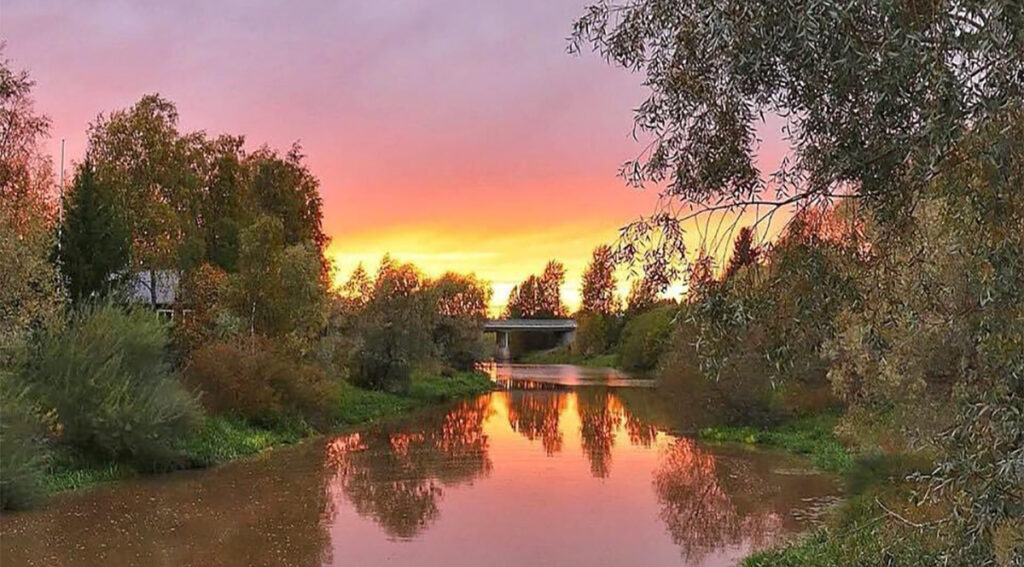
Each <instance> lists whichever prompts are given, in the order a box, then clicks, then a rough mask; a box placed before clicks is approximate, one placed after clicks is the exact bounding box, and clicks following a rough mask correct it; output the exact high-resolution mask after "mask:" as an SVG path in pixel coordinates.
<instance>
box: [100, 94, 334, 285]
mask: <svg viewBox="0 0 1024 567" xmlns="http://www.w3.org/2000/svg"><path fill="white" fill-rule="evenodd" d="M178 119H179V117H178V110H177V108H176V107H175V105H174V103H172V102H171V101H169V100H167V99H165V98H162V97H160V96H159V95H155V94H154V95H146V96H144V97H142V98H141V99H140V100H139V101H138V102H137V103H136V104H135V105H133V106H132V107H131V108H128V109H125V110H117V111H114V112H112V113H110V114H109V115H102V114H101V115H100V116H99V117H97V119H96V121H95V122H94V123H93V124H92V125H91V126H90V128H89V149H88V155H89V159H90V161H91V162H92V164H93V165H94V168H95V177H96V182H97V183H98V184H99V185H100V186H102V187H103V188H104V194H105V197H104V200H103V203H102V204H103V206H104V207H106V208H108V209H110V210H111V211H113V212H115V213H116V214H117V217H118V218H119V219H121V220H122V221H123V222H124V224H125V227H126V228H127V231H128V234H129V235H130V237H131V249H132V264H131V265H132V268H133V269H134V270H136V271H138V270H151V269H153V270H158V269H178V270H189V269H192V268H194V267H195V266H197V265H199V264H201V263H204V262H206V263H210V264H213V265H215V266H218V267H220V268H222V269H224V270H227V271H229V272H234V271H235V270H236V269H237V268H238V265H237V264H238V261H239V257H240V254H241V250H240V246H241V245H242V242H241V238H242V233H243V232H244V231H245V229H246V228H248V227H249V226H250V225H252V224H253V223H254V222H258V221H259V220H260V218H261V217H263V216H269V217H272V218H274V219H276V220H277V221H278V222H279V223H280V231H281V239H282V242H283V244H284V245H286V246H293V245H296V246H297V245H302V246H305V247H308V248H312V249H313V250H314V251H315V254H316V256H317V258H316V260H317V264H318V272H319V273H320V276H321V277H322V278H323V279H325V280H326V277H327V275H328V264H327V261H326V259H325V258H324V256H323V251H324V247H325V246H326V244H327V240H328V239H327V237H326V235H325V234H324V233H323V229H322V216H323V213H322V203H321V199H320V196H319V193H318V188H319V182H318V180H317V179H316V177H315V176H313V175H312V173H310V171H309V169H308V168H307V167H306V165H305V164H304V163H303V155H302V152H301V150H300V148H299V147H298V146H297V145H296V146H293V147H292V148H291V149H290V150H289V151H288V152H287V153H285V154H284V155H283V156H282V155H280V154H279V153H278V152H276V151H274V150H271V149H270V148H267V147H263V148H260V149H259V150H257V151H256V152H253V153H251V154H247V153H246V152H245V150H244V143H245V140H244V138H242V137H240V136H220V137H218V138H216V139H212V140H211V139H208V138H207V137H206V135H205V134H204V133H203V132H193V133H183V132H181V131H180V130H179V128H178ZM107 193H109V195H106V194H107Z"/></svg>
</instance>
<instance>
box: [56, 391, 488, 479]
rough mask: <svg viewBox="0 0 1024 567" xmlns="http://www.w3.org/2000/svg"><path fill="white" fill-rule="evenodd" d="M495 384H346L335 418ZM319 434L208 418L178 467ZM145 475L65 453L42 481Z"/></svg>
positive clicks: (395, 409) (354, 420) (343, 421)
mask: <svg viewBox="0 0 1024 567" xmlns="http://www.w3.org/2000/svg"><path fill="white" fill-rule="evenodd" d="M493 388H494V384H493V383H492V382H491V381H490V379H489V378H488V377H487V376H486V375H485V374H482V373H479V372H464V373H460V374H456V375H454V376H452V377H442V376H416V377H414V379H413V382H412V385H411V387H410V390H409V393H408V394H405V395H398V394H389V393H386V392H376V391H371V390H364V389H362V388H357V387H355V386H352V385H350V384H348V383H344V384H343V385H342V387H341V389H340V390H341V392H340V395H339V400H338V404H337V406H336V408H335V410H336V412H335V421H336V424H337V426H338V427H339V428H340V427H346V426H352V425H357V424H361V423H368V422H371V421H376V420H379V419H384V418H388V417H393V416H397V415H400V414H403V413H406V412H408V411H411V410H413V409H416V408H420V407H424V406H427V405H430V404H435V403H442V402H445V401H449V400H454V399H457V398H462V397H468V396H474V395H479V394H482V393H485V392H489V391H491V390H492V389H493ZM315 434H316V431H314V430H313V429H312V428H311V427H309V426H308V425H306V424H305V423H303V422H301V421H297V422H296V423H293V424H289V425H287V426H281V427H278V428H274V429H268V428H265V427H259V426H256V425H253V424H251V423H249V422H247V421H245V420H244V419H240V418H235V417H226V416H211V417H206V418H204V419H203V422H202V424H201V425H200V426H199V427H198V428H197V429H196V431H195V432H194V433H193V435H191V436H190V437H188V438H187V439H185V440H183V441H182V443H181V445H180V446H179V447H178V449H179V450H180V451H181V453H182V455H183V458H182V460H181V462H180V464H179V466H178V467H177V468H179V469H180V468H203V467H210V466H214V465H218V464H222V463H227V462H230V461H234V460H238V459H242V458H245V457H249V456H252V455H256V454H259V453H262V452H264V451H268V450H270V449H273V448H275V447H280V446H282V445H290V444H293V443H296V442H298V441H300V440H302V439H304V438H307V437H310V436H312V435H315ZM140 474H142V473H140V471H138V470H137V469H135V468H133V467H131V466H129V465H124V464H120V463H92V462H88V461H83V460H81V459H79V458H76V457H75V456H73V455H70V454H67V453H62V454H59V455H58V456H57V458H55V459H54V462H53V463H51V465H50V467H49V470H48V471H47V473H46V474H45V476H44V479H43V485H44V487H45V489H46V490H47V492H50V493H55V492H64V491H68V490H78V489H82V488H86V487H89V486H92V485H95V484H98V483H101V482H109V481H114V480H123V479H126V478H132V477H136V476H139V475H140Z"/></svg>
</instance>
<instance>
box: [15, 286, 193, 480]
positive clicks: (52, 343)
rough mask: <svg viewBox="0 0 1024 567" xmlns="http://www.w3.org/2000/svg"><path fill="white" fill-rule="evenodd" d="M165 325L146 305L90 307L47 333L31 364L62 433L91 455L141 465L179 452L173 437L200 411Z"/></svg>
mask: <svg viewBox="0 0 1024 567" xmlns="http://www.w3.org/2000/svg"><path fill="white" fill-rule="evenodd" d="M167 346H168V336H167V329H166V327H165V326H164V324H163V323H162V322H161V321H160V320H159V318H158V317H157V316H156V315H155V314H154V313H152V312H151V311H148V310H146V309H141V308H137V309H129V310H123V309H120V308H118V307H116V306H113V305H110V304H101V305H96V306H89V307H85V308H84V309H83V310H81V311H79V312H78V313H76V314H75V315H73V316H72V318H71V321H70V323H69V325H68V326H67V328H66V329H65V330H64V331H62V332H59V333H56V334H54V335H52V336H51V337H49V338H47V339H46V340H45V341H44V343H43V345H42V347H41V349H40V356H39V359H38V361H37V363H36V364H34V365H32V366H31V367H30V368H29V370H28V372H30V373H31V377H30V378H31V380H32V382H33V383H35V384H38V387H39V393H40V396H41V399H42V400H43V402H44V403H45V404H46V405H47V406H48V407H52V408H54V409H55V411H56V419H57V423H58V431H59V435H58V439H59V441H60V442H62V443H64V444H67V445H68V446H70V447H71V448H73V449H74V450H76V451H77V452H79V453H81V454H82V455H83V456H85V457H87V458H95V459H99V460H119V461H125V462H129V463H131V464H134V465H136V466H138V467H140V468H143V469H153V468H164V467H168V466H172V465H173V464H174V463H176V462H177V461H178V460H179V459H180V455H179V454H178V452H177V451H176V450H175V449H174V448H173V444H174V441H175V440H176V439H177V438H179V437H180V436H182V435H185V434H187V433H188V432H189V431H190V430H191V428H192V426H193V424H194V423H195V418H196V417H197V408H196V404H195V400H194V399H193V398H192V396H190V395H189V394H188V393H187V392H186V391H185V390H184V389H183V388H182V387H181V385H180V384H179V383H178V381H177V380H176V379H175V378H174V376H172V375H171V372H170V367H169V366H168V365H167V363H166V361H165V355H166V349H167Z"/></svg>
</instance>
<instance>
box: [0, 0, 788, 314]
mask: <svg viewBox="0 0 1024 567" xmlns="http://www.w3.org/2000/svg"><path fill="white" fill-rule="evenodd" d="M585 6H586V2H585V0H516V1H514V2H512V1H504V0H422V1H412V0H357V1H353V0H350V1H334V2H328V1H321V0H314V1H306V2H288V1H276V0H275V1H249V0H244V1H243V0H229V1H217V2H209V1H191V0H186V1H175V2H136V1H130V0H119V1H115V0H95V1H90V2H83V1H80V0H3V1H2V2H0V36H2V38H3V39H4V40H5V41H6V43H7V47H6V49H5V53H4V55H5V57H7V58H8V59H10V60H11V62H12V64H13V65H14V67H15V68H25V69H28V70H29V72H30V74H31V75H32V77H33V78H34V79H35V80H36V83H37V85H36V91H35V97H36V104H37V108H38V110H40V111H42V112H44V113H46V114H48V115H49V116H50V117H51V119H52V121H53V127H52V132H51V135H52V138H51V140H50V141H49V144H48V148H49V149H50V151H51V152H52V153H53V155H54V160H55V162H57V161H59V153H60V140H61V139H64V140H66V163H67V164H71V163H73V162H74V161H76V160H79V159H81V157H82V156H83V154H84V150H85V142H86V136H85V132H86V129H87V127H88V124H89V123H90V122H91V121H93V120H94V119H95V118H96V116H97V114H99V113H100V112H109V111H111V110H115V109H119V108H125V107H128V106H130V105H132V104H133V103H134V102H135V101H137V100H138V99H139V98H140V97H141V96H142V95H144V94H147V93H160V94H161V95H163V96H165V97H167V98H169V99H170V100H172V101H174V102H175V103H176V104H177V106H178V111H179V115H180V118H181V120H180V126H181V128H182V130H184V131H192V130H205V131H206V132H207V133H208V134H210V135H218V134H221V133H229V134H243V135H245V136H246V139H247V141H248V147H249V148H250V149H255V148H257V147H259V146H260V145H262V144H268V145H270V146H271V147H276V148H279V149H287V148H288V147H290V146H291V145H292V143H294V142H299V143H301V145H302V147H303V150H304V152H305V154H306V156H307V163H308V165H309V167H310V168H311V170H312V171H313V173H314V174H315V175H316V176H317V177H318V178H319V179H320V182H321V194H322V196H323V202H324V229H325V231H326V233H327V234H328V235H329V236H330V237H331V244H330V246H329V248H328V256H329V257H331V258H332V259H333V260H334V262H335V265H336V267H337V271H338V276H337V277H336V278H337V279H339V280H341V279H344V278H345V277H346V276H347V274H348V273H349V272H351V270H352V269H353V268H354V267H355V266H356V265H357V264H358V263H360V262H362V263H364V264H365V265H366V266H367V267H368V268H369V269H371V270H372V269H373V268H374V267H375V266H376V265H377V263H378V262H379V260H380V257H381V256H382V255H383V254H384V253H391V255H392V256H394V257H396V258H398V259H401V260H406V261H412V262H414V263H416V264H417V265H418V266H420V268H421V269H423V271H424V272H426V273H427V274H428V275H431V276H436V275H440V274H441V273H443V272H445V271H448V270H454V271H459V272H472V273H475V274H476V275H477V276H479V277H481V278H483V279H484V280H487V281H490V282H491V283H492V286H493V288H494V295H495V299H494V305H493V308H494V309H495V310H497V309H500V307H501V305H502V304H504V302H505V300H506V299H507V296H508V292H509V290H510V289H511V287H512V286H513V285H514V284H515V283H517V282H518V281H521V280H522V279H524V278H525V277H526V276H528V275H529V274H530V273H537V272H540V271H541V270H542V269H543V266H544V264H545V263H546V262H547V261H548V260H549V259H558V260H561V261H562V262H563V263H564V264H565V265H566V268H567V283H566V285H565V286H564V287H563V297H564V298H565V299H566V302H567V303H568V304H569V305H570V306H572V307H575V306H576V305H577V303H578V296H579V278H580V275H581V273H582V270H583V268H584V267H585V265H586V263H587V261H588V259H589V255H590V252H591V250H592V249H593V248H594V247H595V246H596V245H598V244H601V243H603V242H609V243H613V242H614V241H615V239H616V236H617V234H618V229H619V228H620V227H621V226H623V225H624V224H626V223H628V222H629V221H631V220H633V219H635V218H636V217H637V216H639V215H641V214H644V213H647V212H650V211H651V210H652V209H653V206H654V204H655V201H656V194H655V193H654V192H653V191H652V190H648V191H638V190H635V189H630V188H627V187H626V186H625V185H624V183H623V182H622V180H621V179H619V178H618V177H617V176H616V171H617V169H618V166H619V165H620V164H621V163H622V162H623V161H625V160H627V159H630V158H632V157H634V156H635V155H636V153H637V152H638V151H639V150H640V149H641V147H640V145H639V144H638V143H637V142H636V141H635V140H634V139H633V138H632V109H633V108H635V107H636V106H637V105H638V104H639V103H640V102H642V101H643V99H644V98H645V92H646V91H645V89H644V88H643V86H642V77H641V76H640V75H636V74H631V73H629V72H626V71H625V70H623V69H620V68H616V67H613V66H611V65H608V64H607V63H606V62H604V61H603V60H602V59H601V58H600V57H598V56H597V55H596V54H592V53H585V54H583V55H581V56H572V55H569V54H568V53H567V52H566V46H567V40H566V38H567V36H568V34H569V31H570V28H571V25H572V22H573V20H574V19H575V18H576V17H577V16H578V15H580V14H582V12H583V9H584V7H585ZM774 153H777V151H776V150H775V149H774V148H772V147H769V148H768V151H767V152H766V154H767V157H766V159H776V158H775V157H773V154H774ZM66 167H67V168H69V166H66Z"/></svg>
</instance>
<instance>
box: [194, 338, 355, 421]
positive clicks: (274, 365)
mask: <svg viewBox="0 0 1024 567" xmlns="http://www.w3.org/2000/svg"><path fill="white" fill-rule="evenodd" d="M185 382H186V383H187V384H188V385H189V386H190V387H193V388H195V389H196V390H197V391H198V392H199V393H200V395H201V397H200V401H201V402H202V404H203V406H204V407H205V408H206V409H208V410H209V411H211V412H214V413H218V414H225V415H234V416H238V417H243V418H245V419H248V420H250V421H252V422H253V423H257V424H260V425H264V426H267V427H282V426H293V425H295V424H296V422H297V421H301V420H308V421H309V422H310V423H314V424H317V425H326V424H327V423H328V422H329V421H330V408H331V405H332V402H333V401H334V399H335V397H336V396H335V395H334V387H333V385H332V384H331V382H330V381H329V380H328V379H327V377H326V375H325V374H324V373H323V371H322V370H321V369H320V368H318V367H316V366H313V365H310V364H306V363H303V362H301V361H298V360H295V359H294V358H293V357H291V356H290V355H288V354H286V353H284V352H283V351H282V349H281V348H280V347H279V346H277V345H275V344H274V343H273V342H272V341H269V340H267V339H263V338H258V337H257V338H254V339H249V340H246V341H242V342H215V343H211V344H209V345H206V346H205V347H203V348H201V349H199V350H198V351H196V353H195V354H194V355H193V358H192V362H191V363H190V364H189V366H188V368H186V369H185Z"/></svg>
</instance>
